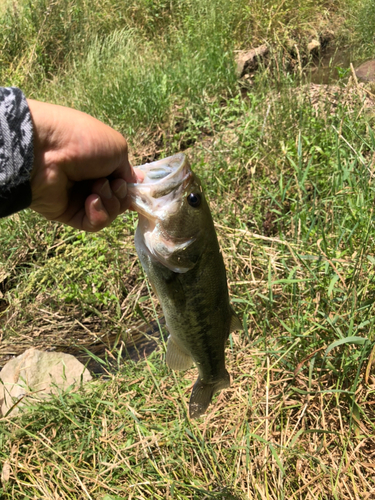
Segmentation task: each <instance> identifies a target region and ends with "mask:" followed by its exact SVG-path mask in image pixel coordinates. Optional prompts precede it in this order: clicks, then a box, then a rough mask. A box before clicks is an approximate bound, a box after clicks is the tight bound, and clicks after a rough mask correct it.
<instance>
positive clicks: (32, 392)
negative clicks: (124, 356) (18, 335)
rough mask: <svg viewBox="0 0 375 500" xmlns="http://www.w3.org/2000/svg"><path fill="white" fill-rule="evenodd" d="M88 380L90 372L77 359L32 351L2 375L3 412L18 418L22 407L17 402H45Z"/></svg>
mask: <svg viewBox="0 0 375 500" xmlns="http://www.w3.org/2000/svg"><path fill="white" fill-rule="evenodd" d="M88 380H91V375H90V372H89V371H88V370H87V369H86V368H85V367H84V365H83V364H82V363H80V362H79V361H78V359H76V358H75V357H74V356H71V355H70V354H65V353H62V352H43V351H38V350H36V349H33V348H32V349H28V350H27V351H25V352H24V353H23V354H21V356H17V358H14V359H11V360H10V361H8V363H7V364H6V365H5V366H4V368H3V369H2V370H1V372H0V412H1V414H2V415H4V416H5V415H6V414H7V413H8V411H9V410H11V411H10V412H9V415H10V414H11V415H15V414H16V413H17V412H18V411H19V408H20V406H21V405H22V402H20V403H18V404H16V403H17V401H20V400H23V399H25V398H32V399H33V400H35V399H42V398H45V397H47V396H48V394H52V393H56V392H57V391H58V389H62V390H65V389H67V388H68V387H69V386H71V385H76V386H79V385H80V383H81V381H82V382H87V381H88ZM15 405H16V406H15ZM12 408H13V409H12Z"/></svg>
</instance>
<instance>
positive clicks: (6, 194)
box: [0, 87, 33, 217]
mask: <svg viewBox="0 0 375 500" xmlns="http://www.w3.org/2000/svg"><path fill="white" fill-rule="evenodd" d="M32 166H33V126H32V121H31V115H30V110H29V107H28V105H27V102H26V98H25V96H24V94H23V93H22V92H21V90H20V89H18V88H16V87H0V217H5V216H7V215H11V214H13V213H15V212H18V211H19V210H22V209H23V208H27V207H28V206H29V205H30V203H31V186H30V174H31V169H32Z"/></svg>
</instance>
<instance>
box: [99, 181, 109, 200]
mask: <svg viewBox="0 0 375 500" xmlns="http://www.w3.org/2000/svg"><path fill="white" fill-rule="evenodd" d="M100 194H101V195H102V196H103V198H107V200H109V199H110V198H112V191H111V188H110V186H109V182H108V181H105V183H104V184H103V186H102V189H101V190H100Z"/></svg>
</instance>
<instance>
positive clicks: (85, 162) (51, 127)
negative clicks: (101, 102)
mask: <svg viewBox="0 0 375 500" xmlns="http://www.w3.org/2000/svg"><path fill="white" fill-rule="evenodd" d="M27 102H28V105H29V108H30V112H31V118H32V121H33V126H34V166H33V170H32V172H31V191H32V203H31V206H30V208H32V209H33V210H35V211H36V212H39V213H40V214H42V215H43V216H44V217H46V218H47V219H52V220H56V221H60V222H64V223H65V224H68V225H69V226H72V227H75V228H77V229H83V230H84V231H99V230H100V229H102V228H103V227H106V226H108V225H109V224H110V223H111V222H112V221H113V220H114V219H115V218H116V217H117V216H118V215H119V214H120V213H122V212H124V211H125V210H126V209H127V208H129V205H130V202H129V200H128V198H127V183H128V182H137V180H138V181H142V174H141V173H140V172H138V173H136V171H134V170H133V168H132V167H131V165H130V163H129V159H128V147H127V143H126V140H125V138H124V137H123V136H122V135H121V134H120V133H119V132H116V131H115V130H113V129H112V128H111V127H109V126H107V125H105V124H104V123H102V122H100V121H99V120H96V119H95V118H93V117H92V116H89V115H87V114H86V113H82V112H81V111H77V110H74V109H71V108H65V107H63V106H57V105H54V104H48V103H43V102H39V101H34V100H32V99H28V101H27Z"/></svg>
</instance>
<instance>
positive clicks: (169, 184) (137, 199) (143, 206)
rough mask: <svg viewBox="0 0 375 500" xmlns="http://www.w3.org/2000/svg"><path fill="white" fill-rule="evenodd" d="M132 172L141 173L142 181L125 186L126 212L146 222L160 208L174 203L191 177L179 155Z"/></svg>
mask: <svg viewBox="0 0 375 500" xmlns="http://www.w3.org/2000/svg"><path fill="white" fill-rule="evenodd" d="M136 168H137V169H139V170H141V171H142V172H143V174H144V180H143V181H142V182H137V183H129V184H128V196H129V197H130V199H131V206H130V208H131V209H133V210H135V211H136V212H138V213H139V214H141V215H144V216H145V217H147V218H148V219H150V218H151V219H152V218H154V217H155V215H156V212H158V210H159V209H160V207H162V206H164V205H165V204H166V203H168V202H169V201H172V200H173V199H175V198H176V197H177V194H178V193H179V192H181V191H182V190H183V189H184V188H185V187H186V186H187V184H188V183H189V182H190V180H191V179H192V177H193V172H192V171H191V168H190V164H189V161H188V159H187V157H186V156H185V155H184V154H183V153H178V154H176V155H173V156H169V157H168V158H163V159H162V160H158V161H154V162H151V163H145V164H144V165H140V166H138V167H136Z"/></svg>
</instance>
